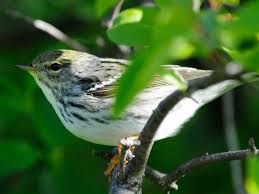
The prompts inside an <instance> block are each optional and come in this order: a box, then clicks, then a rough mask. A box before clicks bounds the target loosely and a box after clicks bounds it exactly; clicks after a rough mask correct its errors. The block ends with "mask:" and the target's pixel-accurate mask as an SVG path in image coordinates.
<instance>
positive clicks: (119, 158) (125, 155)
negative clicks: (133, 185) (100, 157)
mask: <svg viewBox="0 0 259 194" xmlns="http://www.w3.org/2000/svg"><path fill="white" fill-rule="evenodd" d="M137 145H140V142H139V140H138V136H131V137H127V138H123V139H121V141H120V143H119V144H118V146H117V153H116V154H114V155H113V157H112V158H111V160H110V162H109V163H108V166H107V169H106V170H105V172H104V175H106V176H111V175H112V172H113V170H114V168H115V167H116V165H118V164H119V163H120V171H122V172H121V173H123V172H124V171H125V167H126V165H127V164H128V162H129V161H130V160H131V159H133V158H134V157H135V156H134V154H133V152H134V150H135V146H137Z"/></svg>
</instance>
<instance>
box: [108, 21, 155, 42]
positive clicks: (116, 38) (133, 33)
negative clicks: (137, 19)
mask: <svg viewBox="0 0 259 194" xmlns="http://www.w3.org/2000/svg"><path fill="white" fill-rule="evenodd" d="M151 31H152V29H151V27H150V26H145V25H142V24H140V23H128V24H124V25H118V26H115V27H113V28H111V29H109V30H108V31H107V35H108V37H109V38H110V39H111V40H112V41H113V42H115V43H117V44H124V45H128V46H141V45H149V44H150V42H151V36H150V34H151Z"/></svg>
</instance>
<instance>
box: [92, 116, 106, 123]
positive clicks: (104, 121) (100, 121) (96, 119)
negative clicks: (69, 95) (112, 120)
mask: <svg viewBox="0 0 259 194" xmlns="http://www.w3.org/2000/svg"><path fill="white" fill-rule="evenodd" d="M92 119H93V120H95V121H96V122H97V123H102V124H108V123H109V122H108V121H106V120H103V119H99V118H95V117H92Z"/></svg>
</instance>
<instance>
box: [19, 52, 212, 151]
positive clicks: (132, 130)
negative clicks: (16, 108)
mask: <svg viewBox="0 0 259 194" xmlns="http://www.w3.org/2000/svg"><path fill="white" fill-rule="evenodd" d="M129 63H130V62H129V61H127V60H123V59H113V58H101V57H97V56H95V55H92V54H89V53H86V52H80V51H75V50H66V49H59V50H54V51H47V52H44V53H42V54H40V55H39V56H37V57H36V58H35V59H34V60H33V61H32V63H31V64H28V65H18V67H20V68H21V69H23V70H26V71H28V72H29V73H30V74H31V75H32V76H33V78H34V80H35V81H36V83H37V85H38V86H39V87H40V88H41V90H42V92H43V93H44V95H45V96H46V98H47V100H48V101H49V102H50V104H51V105H52V107H53V108H54V110H55V112H56V113H57V115H58V117H59V119H60V121H61V122H62V123H63V125H64V126H65V128H66V129H67V130H68V131H70V132H71V133H72V134H74V135H75V136H77V137H79V138H82V139H84V140H86V141H89V142H92V143H95V144H101V145H108V146H116V145H118V144H119V143H120V140H121V139H123V138H126V137H137V136H138V135H139V134H140V132H141V130H142V129H143V127H144V125H145V123H146V122H147V120H148V118H149V117H150V115H151V114H152V111H153V110H154V109H155V108H156V107H157V106H158V104H159V102H160V101H161V100H163V99H164V98H165V97H167V96H168V95H169V94H171V93H172V92H174V91H175V90H177V87H176V86H175V85H174V84H173V83H172V82H170V81H168V80H166V79H165V78H163V77H162V76H159V75H156V76H155V78H154V79H153V81H152V82H151V83H150V84H149V85H148V86H147V87H146V88H145V89H144V90H143V91H141V92H140V93H139V94H138V95H137V96H136V98H135V100H134V101H133V102H132V103H131V104H130V105H129V106H128V108H127V109H126V110H125V111H124V112H123V114H122V115H121V116H120V117H117V118H114V117H113V116H112V107H113V103H114V100H115V95H116V88H117V87H118V84H119V81H120V78H121V76H122V74H123V73H124V72H125V69H126V68H127V66H128V65H129ZM164 67H165V68H166V69H167V70H168V71H177V72H178V73H179V74H181V76H182V77H183V78H184V79H185V80H186V81H187V82H188V81H190V80H195V79H199V78H202V77H206V76H209V75H210V74H211V71H210V70H199V69H196V68H190V67H181V66H177V65H165V66H164ZM191 106H192V105H191ZM187 107H188V106H187ZM190 110H191V111H188V108H187V109H184V110H183V111H179V114H173V112H172V111H171V112H169V114H168V115H167V116H166V117H165V119H164V120H163V122H162V124H161V125H160V126H159V128H158V131H157V134H156V136H155V140H160V139H164V138H168V137H171V136H174V135H176V134H177V133H178V131H179V130H180V129H181V128H182V126H183V124H184V116H183V115H188V114H189V115H190V116H191V114H192V108H191V107H190Z"/></svg>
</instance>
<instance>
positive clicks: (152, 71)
mask: <svg viewBox="0 0 259 194" xmlns="http://www.w3.org/2000/svg"><path fill="white" fill-rule="evenodd" d="M195 19H196V17H195V16H194V15H193V12H192V11H191V8H190V7H185V6H179V5H176V6H174V5H172V6H171V7H166V8H163V9H161V10H160V12H159V14H158V15H157V17H156V20H155V21H154V27H153V31H152V33H151V35H150V36H151V39H150V43H151V44H150V45H151V47H150V48H149V49H146V50H143V51H142V52H139V53H138V54H136V55H135V57H134V58H133V60H132V63H131V65H129V67H128V68H127V70H126V71H125V73H124V74H123V75H122V77H121V80H120V84H119V88H118V91H117V97H116V100H115V104H114V111H113V113H114V115H115V116H118V115H119V114H120V113H122V111H123V110H124V109H125V108H126V107H127V106H128V105H129V104H130V103H131V102H132V101H133V100H134V97H135V96H136V95H137V94H138V93H139V92H140V91H141V90H142V89H144V88H145V86H147V84H148V83H150V81H151V80H152V79H153V77H154V76H155V75H156V74H159V73H160V72H161V65H162V64H166V63H167V62H169V60H176V59H184V58H186V57H189V56H190V55H191V54H192V53H193V51H194V49H195V47H194V46H193V45H192V44H191V41H190V39H195V37H196V36H195V35H194V34H195V33H194V32H193V31H192V30H191V28H190V26H192V25H193V23H194V21H195ZM146 36H148V34H147V35H146ZM172 76H173V78H174V79H175V82H177V83H178V84H177V85H178V86H179V87H180V89H182V90H184V88H185V86H184V84H183V83H182V82H180V78H179V77H177V76H176V75H172Z"/></svg>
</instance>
